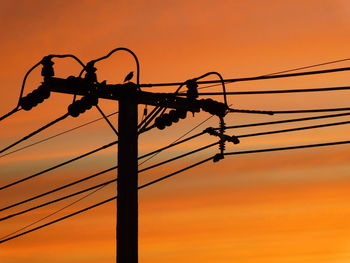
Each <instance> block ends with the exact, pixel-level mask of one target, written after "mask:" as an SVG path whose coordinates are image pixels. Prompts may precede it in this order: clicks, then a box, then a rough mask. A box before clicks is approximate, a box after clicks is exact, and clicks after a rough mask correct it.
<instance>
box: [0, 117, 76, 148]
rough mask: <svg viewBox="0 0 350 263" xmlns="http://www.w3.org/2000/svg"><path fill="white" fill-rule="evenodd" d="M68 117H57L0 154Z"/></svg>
mask: <svg viewBox="0 0 350 263" xmlns="http://www.w3.org/2000/svg"><path fill="white" fill-rule="evenodd" d="M68 116H69V114H68V113H65V114H63V115H62V116H61V117H58V118H57V119H55V120H53V121H51V122H49V123H48V124H46V125H44V126H42V127H40V128H39V129H37V130H35V131H33V132H32V133H30V134H28V135H26V136H24V137H23V138H22V139H20V140H18V141H16V142H14V143H12V144H10V145H9V146H7V147H5V148H4V149H2V150H0V153H3V152H5V151H6V150H8V149H11V148H12V147H14V146H16V145H17V144H19V143H21V142H23V141H25V140H28V139H29V138H30V137H32V136H34V135H35V134H38V133H39V132H41V131H43V130H45V129H47V128H49V127H51V126H52V125H54V124H56V123H58V122H60V121H62V120H64V119H65V118H67V117H68Z"/></svg>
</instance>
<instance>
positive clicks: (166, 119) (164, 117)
mask: <svg viewBox="0 0 350 263" xmlns="http://www.w3.org/2000/svg"><path fill="white" fill-rule="evenodd" d="M160 117H161V118H162V121H163V123H164V124H165V125H166V126H171V124H173V122H172V119H171V118H170V116H169V114H168V113H164V114H163V115H162V116H160Z"/></svg>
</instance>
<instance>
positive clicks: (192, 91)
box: [186, 80, 198, 100]
mask: <svg viewBox="0 0 350 263" xmlns="http://www.w3.org/2000/svg"><path fill="white" fill-rule="evenodd" d="M186 87H187V93H186V96H187V99H189V100H194V99H196V98H198V84H197V82H196V81H194V80H188V81H186Z"/></svg>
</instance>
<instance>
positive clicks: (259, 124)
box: [214, 112, 350, 130]
mask: <svg viewBox="0 0 350 263" xmlns="http://www.w3.org/2000/svg"><path fill="white" fill-rule="evenodd" d="M349 115H350V112H345V113H338V114H328V115H319V116H313V117H304V118H295V119H286V120H280V121H269V122H258V123H248V124H241V125H233V126H226V128H225V129H239V128H249V127H256V126H265V125H273V124H282V123H291V122H299V121H310V120H319V119H328V118H336V117H344V116H349ZM214 129H215V130H219V129H220V128H214Z"/></svg>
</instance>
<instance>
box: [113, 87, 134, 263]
mask: <svg viewBox="0 0 350 263" xmlns="http://www.w3.org/2000/svg"><path fill="white" fill-rule="evenodd" d="M136 96H137V90H136V86H135V85H132V86H129V87H124V88H123V89H122V92H121V94H120V99H119V119H118V127H119V139H118V183H117V185H118V186H117V189H118V199H117V262H122V263H124V262H125V263H127V262H130V263H137V262H138V190H137V187H138V184H137V182H138V180H137V179H138V175H137V173H138V172H137V169H138V168H137V157H138V156H137V151H138V134H137V100H136Z"/></svg>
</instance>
